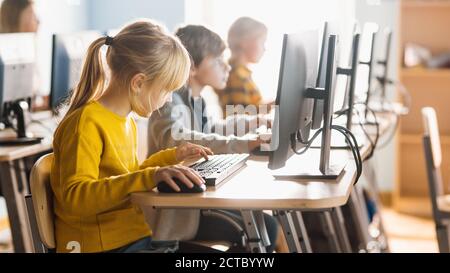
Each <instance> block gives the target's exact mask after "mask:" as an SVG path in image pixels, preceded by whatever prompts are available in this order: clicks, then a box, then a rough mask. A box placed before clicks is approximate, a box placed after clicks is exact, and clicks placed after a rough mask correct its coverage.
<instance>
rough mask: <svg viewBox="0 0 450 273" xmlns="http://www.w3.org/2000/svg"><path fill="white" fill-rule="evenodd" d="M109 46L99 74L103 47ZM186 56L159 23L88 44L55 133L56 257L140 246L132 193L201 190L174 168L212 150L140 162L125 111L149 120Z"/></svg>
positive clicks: (175, 83) (183, 149)
mask: <svg viewBox="0 0 450 273" xmlns="http://www.w3.org/2000/svg"><path fill="white" fill-rule="evenodd" d="M104 46H107V47H108V48H107V52H106V63H107V65H108V67H109V69H108V71H110V72H109V73H108V75H107V73H106V72H105V71H106V70H105V69H104V63H103V57H102V55H103V54H102V48H103V47H104ZM189 69H190V59H189V55H188V53H187V51H186V49H185V48H184V47H183V46H182V44H181V43H180V42H179V40H178V39H177V38H175V37H174V36H172V35H170V34H168V32H167V31H166V30H165V29H164V28H163V27H161V26H160V25H158V24H156V23H154V22H151V21H139V22H136V23H133V24H130V25H128V26H127V27H125V28H124V29H123V30H122V31H120V33H119V34H118V35H117V36H116V37H114V38H111V37H103V38H99V39H97V40H96V41H94V42H93V43H92V44H91V46H90V47H89V50H88V54H87V57H86V61H85V64H84V67H83V71H82V75H81V79H80V82H79V84H78V86H77V88H76V89H75V90H74V93H73V95H72V97H71V100H70V106H69V110H68V112H67V114H66V116H65V117H64V119H63V120H62V121H61V123H60V125H59V126H58V128H57V130H56V132H55V136H54V142H53V147H54V162H53V165H52V171H51V186H52V189H53V192H54V211H55V216H56V219H55V229H56V231H55V232H56V242H57V251H58V252H68V251H70V250H71V247H73V246H78V247H79V250H80V251H81V252H104V251H111V250H112V251H114V250H117V249H124V248H125V249H126V248H127V247H128V246H131V247H132V248H133V249H134V250H139V249H145V248H146V247H148V245H149V244H151V239H150V236H151V230H150V229H149V227H148V226H147V224H146V222H145V219H144V215H143V213H142V211H141V210H140V209H139V208H138V207H136V206H135V205H133V204H132V203H131V201H130V194H131V193H133V192H142V191H150V190H152V189H153V188H154V187H155V186H156V184H157V183H159V182H161V183H167V184H169V185H170V186H171V187H172V188H173V189H175V190H177V191H179V190H180V189H179V187H178V186H177V185H176V184H175V182H174V181H173V178H174V177H176V178H178V179H179V180H181V181H182V182H183V183H184V184H186V185H187V186H188V187H193V183H195V184H197V185H201V184H202V183H204V181H203V180H202V178H201V177H200V176H199V175H198V174H197V173H196V172H194V171H193V170H191V169H189V168H186V167H183V166H181V165H177V164H178V163H179V162H181V161H183V160H186V159H188V158H192V157H197V156H203V157H206V158H207V156H208V154H212V152H211V151H210V150H209V149H208V148H205V147H203V146H199V145H194V144H189V143H186V144H184V145H181V146H179V147H178V148H173V149H168V150H165V151H161V152H159V153H156V154H154V155H152V156H151V157H149V158H148V159H147V160H146V161H145V162H144V163H143V164H142V165H139V164H138V161H137V156H136V149H137V148H136V124H135V122H134V120H133V118H132V117H131V116H130V113H131V112H135V113H136V114H138V115H140V116H143V117H149V116H150V115H151V113H152V112H153V111H155V110H157V109H158V108H160V107H161V106H162V105H163V104H164V103H165V102H166V100H167V99H168V98H169V97H170V94H171V92H172V91H173V90H177V89H179V88H180V87H181V86H182V85H183V84H184V83H185V82H186V80H187V78H188V76H189Z"/></svg>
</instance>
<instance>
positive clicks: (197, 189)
mask: <svg viewBox="0 0 450 273" xmlns="http://www.w3.org/2000/svg"><path fill="white" fill-rule="evenodd" d="M172 179H173V181H175V183H176V184H177V185H178V187H179V188H180V190H181V191H179V192H176V191H175V190H174V189H172V187H170V186H169V184H167V183H165V182H160V183H158V186H157V188H158V191H159V192H162V193H200V192H204V191H205V190H206V186H205V185H202V186H198V185H197V184H194V183H192V184H194V187H192V188H188V186H186V184H184V183H183V182H181V181H180V180H179V179H178V178H175V177H174V178H172Z"/></svg>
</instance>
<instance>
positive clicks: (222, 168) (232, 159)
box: [190, 154, 249, 187]
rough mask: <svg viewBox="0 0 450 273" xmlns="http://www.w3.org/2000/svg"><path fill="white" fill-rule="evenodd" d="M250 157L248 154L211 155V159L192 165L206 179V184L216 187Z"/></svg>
mask: <svg viewBox="0 0 450 273" xmlns="http://www.w3.org/2000/svg"><path fill="white" fill-rule="evenodd" d="M248 157H249V155H248V154H224V155H212V156H209V160H205V161H202V162H199V163H196V164H194V165H191V166H190V167H191V168H192V169H194V170H196V171H197V172H198V173H199V174H200V176H201V177H203V179H205V181H206V186H211V187H215V186H217V185H219V184H220V183H222V182H223V181H224V180H225V179H226V178H227V177H229V176H230V175H232V174H233V173H235V172H236V171H237V170H239V169H240V168H241V167H242V166H244V165H245V162H246V161H247V159H248Z"/></svg>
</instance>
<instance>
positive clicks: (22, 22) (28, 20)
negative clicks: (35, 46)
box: [0, 0, 39, 33]
mask: <svg viewBox="0 0 450 273" xmlns="http://www.w3.org/2000/svg"><path fill="white" fill-rule="evenodd" d="M38 28H39V19H38V17H37V15H36V12H35V9H34V2H33V1H31V0H4V1H3V3H2V6H1V9H0V32H1V33H15V32H34V33H36V32H37V31H38Z"/></svg>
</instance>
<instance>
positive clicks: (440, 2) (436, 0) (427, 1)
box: [402, 0, 450, 8]
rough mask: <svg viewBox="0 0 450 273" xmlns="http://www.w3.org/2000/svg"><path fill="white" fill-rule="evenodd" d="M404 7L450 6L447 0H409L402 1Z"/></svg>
mask: <svg viewBox="0 0 450 273" xmlns="http://www.w3.org/2000/svg"><path fill="white" fill-rule="evenodd" d="M402 6H403V7H404V8H450V1H448V0H421V1H419V0H409V1H403V4H402Z"/></svg>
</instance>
